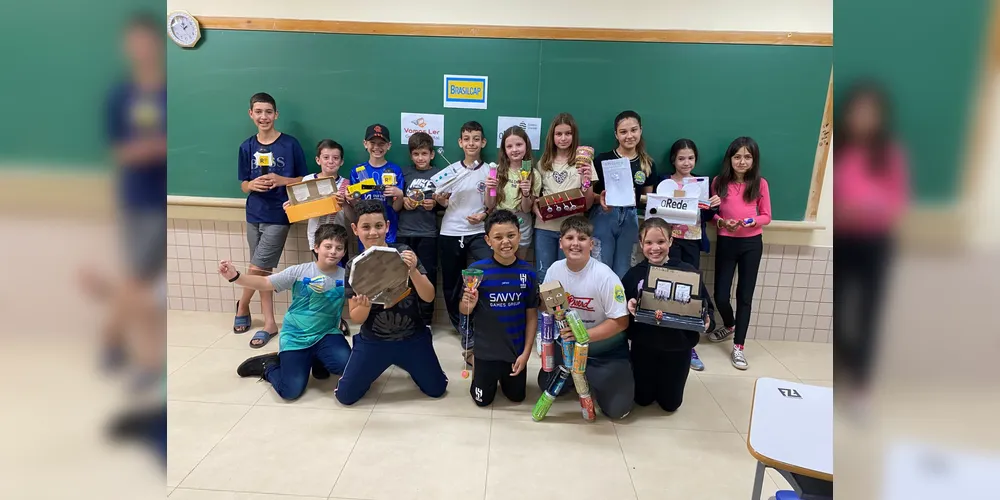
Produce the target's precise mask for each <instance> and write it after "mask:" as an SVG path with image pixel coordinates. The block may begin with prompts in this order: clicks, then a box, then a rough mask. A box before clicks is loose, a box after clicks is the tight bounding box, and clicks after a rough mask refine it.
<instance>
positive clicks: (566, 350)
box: [531, 281, 596, 422]
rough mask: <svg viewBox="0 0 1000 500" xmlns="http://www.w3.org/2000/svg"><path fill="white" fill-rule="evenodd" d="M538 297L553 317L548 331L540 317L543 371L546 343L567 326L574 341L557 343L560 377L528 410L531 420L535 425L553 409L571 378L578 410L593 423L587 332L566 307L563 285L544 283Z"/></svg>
mask: <svg viewBox="0 0 1000 500" xmlns="http://www.w3.org/2000/svg"><path fill="white" fill-rule="evenodd" d="M539 296H540V297H541V298H542V302H543V304H544V306H545V313H547V314H550V315H551V316H552V321H551V325H552V327H551V328H548V327H547V324H548V323H549V322H548V321H547V320H546V319H545V318H544V317H543V323H542V327H543V328H542V335H543V336H542V351H543V354H542V355H543V361H542V362H543V370H544V369H545V366H544V364H545V359H544V356H545V349H546V348H545V345H546V343H548V344H549V345H553V343H554V341H555V337H556V336H557V333H556V332H559V331H562V330H563V329H564V328H567V327H568V328H570V329H571V330H572V331H573V336H574V337H576V341H567V340H561V341H560V342H561V345H562V358H563V365H562V366H560V367H558V370H559V375H557V376H556V377H553V378H552V380H551V382H549V385H548V387H546V388H545V390H544V391H543V392H542V395H541V396H540V397H539V398H538V401H537V402H536V403H535V407H534V408H533V409H532V411H531V418H532V419H534V420H535V421H536V422H538V421H541V420H542V419H543V418H545V415H546V414H548V412H549V409H550V408H552V403H553V402H554V401H555V398H556V396H558V395H559V392H560V391H562V388H563V386H564V385H565V384H566V380H567V379H568V378H569V377H570V376H572V377H573V384H574V386H575V387H576V391H577V393H578V394H579V395H580V409H581V413H582V415H583V418H584V420H586V421H588V422H593V421H594V420H595V419H596V413H595V411H594V400H593V398H592V397H591V395H590V386H589V385H588V384H587V378H586V376H585V375H586V370H587V353H588V351H589V350H590V344H589V342H590V335H589V334H588V333H587V328H586V325H584V323H583V320H582V319H581V318H580V316H579V314H577V312H576V311H573V310H571V309H570V308H569V300H568V299H569V297H568V295H567V294H566V290H565V289H563V287H562V284H561V283H559V282H558V281H552V282H549V283H545V284H543V285H542V286H541V287H539ZM553 348H554V345H553ZM545 371H553V370H545Z"/></svg>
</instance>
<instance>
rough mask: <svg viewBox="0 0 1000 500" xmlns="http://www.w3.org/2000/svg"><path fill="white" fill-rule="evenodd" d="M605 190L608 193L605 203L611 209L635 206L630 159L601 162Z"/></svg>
mask: <svg viewBox="0 0 1000 500" xmlns="http://www.w3.org/2000/svg"><path fill="white" fill-rule="evenodd" d="M601 169H602V170H603V172H602V174H603V177H601V179H604V190H605V191H607V192H608V194H607V197H606V199H605V202H606V203H607V204H608V206H609V207H631V206H635V189H634V187H633V184H632V166H631V165H630V164H629V161H628V158H615V159H613V160H604V161H602V162H601Z"/></svg>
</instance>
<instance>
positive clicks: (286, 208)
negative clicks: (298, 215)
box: [281, 201, 292, 210]
mask: <svg viewBox="0 0 1000 500" xmlns="http://www.w3.org/2000/svg"><path fill="white" fill-rule="evenodd" d="M290 206H292V202H290V201H286V202H284V203H282V204H281V208H284V209H285V210H288V207H290Z"/></svg>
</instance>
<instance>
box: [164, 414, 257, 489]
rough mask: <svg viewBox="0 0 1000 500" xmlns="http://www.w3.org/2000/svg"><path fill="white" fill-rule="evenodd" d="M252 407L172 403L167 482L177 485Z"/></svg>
mask: <svg viewBox="0 0 1000 500" xmlns="http://www.w3.org/2000/svg"><path fill="white" fill-rule="evenodd" d="M249 410H250V407H249V406H240V405H223V404H215V403H189V402H183V401H170V402H168V403H167V414H168V415H169V423H168V429H167V485H168V486H171V487H173V486H177V484H179V483H180V482H181V481H182V480H183V479H184V476H187V474H188V473H189V472H191V470H192V469H194V468H195V466H196V465H198V462H199V461H201V460H202V459H203V458H205V456H206V455H208V452H209V451H211V450H212V447H214V446H215V445H216V444H218V443H219V442H220V441H222V438H223V437H224V436H225V435H226V433H227V432H229V430H230V429H232V428H233V426H234V425H236V422H239V421H240V419H241V418H243V416H244V415H246V413H247V412H248V411H249Z"/></svg>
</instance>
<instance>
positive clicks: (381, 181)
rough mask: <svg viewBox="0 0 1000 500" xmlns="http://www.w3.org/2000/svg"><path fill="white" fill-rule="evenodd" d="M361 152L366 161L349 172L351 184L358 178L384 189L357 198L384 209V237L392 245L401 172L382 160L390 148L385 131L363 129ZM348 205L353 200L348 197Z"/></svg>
mask: <svg viewBox="0 0 1000 500" xmlns="http://www.w3.org/2000/svg"><path fill="white" fill-rule="evenodd" d="M364 145H365V151H368V161H366V162H364V163H362V164H360V165H357V166H355V167H354V168H353V169H352V170H351V184H356V183H357V182H359V181H361V180H362V179H366V178H367V179H372V180H374V181H375V184H377V185H379V186H385V187H384V188H383V189H380V190H374V191H369V192H367V193H365V194H363V195H361V198H360V199H362V200H378V201H381V202H382V206H384V207H385V220H386V222H387V223H388V224H389V228H388V232H386V235H385V242H386V243H395V242H396V230H397V229H398V227H399V211H400V210H402V209H403V197H404V195H403V186H405V185H406V184H404V183H403V170H402V169H401V168H399V165H396V164H395V163H393V162H391V161H389V160H386V159H385V155H386V154H387V153H388V152H389V148H391V147H392V141H391V140H390V139H389V129H388V128H387V127H386V126H385V125H382V124H378V123H376V124H374V125H369V126H368V129H367V130H365V142H364ZM347 200H348V202H349V203H351V204H352V205H353V204H355V203H357V201H358V200H357V199H354V198H352V197H348V199H347ZM358 251H359V252H363V251H364V244H363V243H362V244H360V245H359V249H358Z"/></svg>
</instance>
